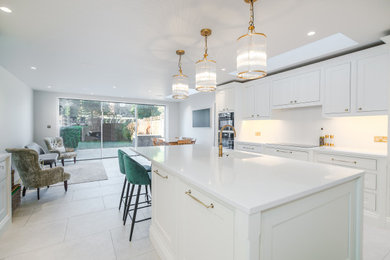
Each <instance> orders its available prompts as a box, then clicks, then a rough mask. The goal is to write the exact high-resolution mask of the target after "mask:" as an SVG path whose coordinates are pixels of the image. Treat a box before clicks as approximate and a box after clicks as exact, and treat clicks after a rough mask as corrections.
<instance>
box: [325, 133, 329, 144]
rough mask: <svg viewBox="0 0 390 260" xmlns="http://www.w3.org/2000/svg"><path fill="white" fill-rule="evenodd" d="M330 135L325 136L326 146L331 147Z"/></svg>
mask: <svg viewBox="0 0 390 260" xmlns="http://www.w3.org/2000/svg"><path fill="white" fill-rule="evenodd" d="M329 141H330V140H329V135H325V146H329Z"/></svg>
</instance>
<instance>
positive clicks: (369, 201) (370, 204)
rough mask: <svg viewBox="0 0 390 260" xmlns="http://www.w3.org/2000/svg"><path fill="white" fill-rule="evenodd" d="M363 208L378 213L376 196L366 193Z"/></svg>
mask: <svg viewBox="0 0 390 260" xmlns="http://www.w3.org/2000/svg"><path fill="white" fill-rule="evenodd" d="M363 206H364V209H365V210H369V211H376V194H375V193H371V192H364V199H363Z"/></svg>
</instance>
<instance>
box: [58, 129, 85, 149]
mask: <svg viewBox="0 0 390 260" xmlns="http://www.w3.org/2000/svg"><path fill="white" fill-rule="evenodd" d="M81 134H82V127H81V126H65V127H61V129H60V136H61V137H62V139H64V145H65V147H67V148H77V146H78V145H79V142H80V141H81Z"/></svg>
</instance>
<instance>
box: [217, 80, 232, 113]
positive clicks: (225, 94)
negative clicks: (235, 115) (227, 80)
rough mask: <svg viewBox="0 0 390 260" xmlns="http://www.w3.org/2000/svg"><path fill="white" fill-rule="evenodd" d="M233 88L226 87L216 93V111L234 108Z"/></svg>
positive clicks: (226, 110)
mask: <svg viewBox="0 0 390 260" xmlns="http://www.w3.org/2000/svg"><path fill="white" fill-rule="evenodd" d="M234 92H235V88H234V86H232V87H226V88H224V89H221V90H218V91H217V93H216V103H217V104H216V106H217V111H218V112H228V111H234V110H235V109H234V108H235V107H234V106H235V93H234Z"/></svg>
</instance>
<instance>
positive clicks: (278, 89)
mask: <svg viewBox="0 0 390 260" xmlns="http://www.w3.org/2000/svg"><path fill="white" fill-rule="evenodd" d="M293 99H294V98H293V89H292V80H291V78H285V79H279V80H275V81H274V82H273V86H272V105H273V106H286V105H290V104H292V103H293V102H294V101H293Z"/></svg>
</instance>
